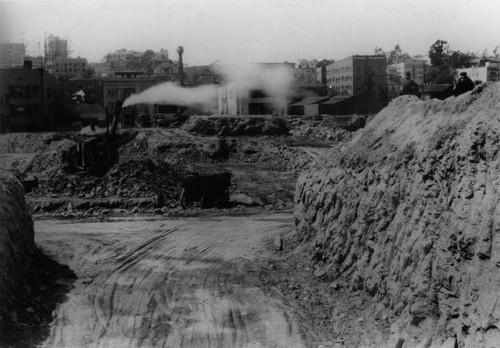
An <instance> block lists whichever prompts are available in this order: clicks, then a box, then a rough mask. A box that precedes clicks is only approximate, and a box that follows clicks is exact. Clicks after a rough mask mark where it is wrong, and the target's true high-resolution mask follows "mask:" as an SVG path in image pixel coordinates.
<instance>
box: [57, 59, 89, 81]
mask: <svg viewBox="0 0 500 348" xmlns="http://www.w3.org/2000/svg"><path fill="white" fill-rule="evenodd" d="M88 69H89V64H88V62H87V59H86V58H58V59H56V60H55V61H54V63H53V65H52V69H51V70H52V72H53V73H54V75H56V76H57V77H62V76H68V77H71V76H76V75H82V74H83V73H85V72H86V71H87V70H88Z"/></svg>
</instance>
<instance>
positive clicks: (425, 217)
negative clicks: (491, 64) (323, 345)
mask: <svg viewBox="0 0 500 348" xmlns="http://www.w3.org/2000/svg"><path fill="white" fill-rule="evenodd" d="M499 109H500V84H498V83H497V84H487V85H485V86H484V88H483V87H482V86H480V87H477V88H476V89H475V90H474V91H473V92H472V93H466V94H464V95H462V96H460V97H457V98H454V97H452V98H448V99H447V100H444V101H439V100H431V101H425V102H424V101H419V100H417V99H413V98H411V97H402V98H398V99H396V100H395V101H393V102H392V103H391V104H390V105H389V106H388V107H387V108H386V109H384V110H383V111H381V112H380V113H379V114H378V115H377V116H376V117H375V118H374V120H373V121H372V122H370V123H369V124H368V125H367V127H366V129H365V130H364V131H363V132H361V133H360V134H358V135H357V136H356V137H355V138H354V139H353V140H352V141H351V142H350V143H348V144H346V145H345V146H344V148H343V150H342V151H339V152H337V153H332V154H331V156H330V160H329V161H327V162H323V163H322V165H321V166H317V167H315V168H313V169H312V170H309V171H307V172H306V173H304V174H303V175H302V176H301V177H300V178H299V182H298V185H297V191H296V195H295V223H296V229H297V235H296V238H297V243H299V244H300V248H299V250H302V251H303V252H304V253H305V255H307V257H308V259H309V260H310V259H313V261H311V262H310V266H311V267H315V268H316V272H315V274H316V275H317V276H318V277H320V278H322V279H325V280H326V281H329V282H331V284H332V287H333V288H334V289H337V290H338V291H339V294H342V293H345V294H348V293H349V292H353V293H355V292H356V291H361V292H362V293H363V294H367V295H369V297H370V298H371V299H372V300H371V301H369V302H368V303H367V304H366V303H365V307H366V309H365V310H364V313H362V316H363V318H364V319H357V318H351V320H353V321H354V322H355V323H356V320H359V322H357V324H358V325H354V327H357V328H358V329H357V330H354V331H352V332H351V333H350V334H351V336H352V337H355V336H356V337H358V339H357V340H356V342H357V344H358V346H370V347H416V346H418V345H419V344H420V345H421V346H423V347H441V346H442V345H443V346H446V347H448V346H449V347H453V346H454V347H457V346H458V347H492V346H497V345H498V342H500V330H499V321H500V312H499V308H500V307H499V306H498V301H499V300H500V295H499V291H498V290H499V284H500V273H499V272H498V267H499V266H500V242H499V241H500V239H499V235H498V230H499V220H498V210H499V209H500V205H499V203H498V202H499V192H498V187H499V184H500V174H499V173H500V158H499V156H498V152H499V150H500V123H499V121H498V110H499ZM342 320H343V321H348V320H349V319H346V318H343V319H342ZM363 323H370V324H371V325H364V324H363ZM362 324H363V325H362Z"/></svg>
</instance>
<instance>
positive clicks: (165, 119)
mask: <svg viewBox="0 0 500 348" xmlns="http://www.w3.org/2000/svg"><path fill="white" fill-rule="evenodd" d="M176 121H177V117H176V116H175V115H173V114H156V115H155V123H156V126H157V127H167V126H169V125H171V124H172V123H175V122H176Z"/></svg>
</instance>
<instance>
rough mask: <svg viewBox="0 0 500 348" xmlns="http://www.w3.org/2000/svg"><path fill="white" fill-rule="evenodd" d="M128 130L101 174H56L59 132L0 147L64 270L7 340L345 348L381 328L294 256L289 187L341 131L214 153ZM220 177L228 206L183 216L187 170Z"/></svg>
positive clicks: (182, 136) (353, 297)
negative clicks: (33, 184)
mask: <svg viewBox="0 0 500 348" xmlns="http://www.w3.org/2000/svg"><path fill="white" fill-rule="evenodd" d="M130 132H133V134H132V135H131V136H130V137H129V138H130V139H128V141H127V142H125V143H124V144H123V145H122V146H121V148H120V163H119V164H117V165H116V166H115V167H114V168H113V169H111V170H110V171H109V172H108V173H107V174H106V175H105V176H104V177H95V176H90V175H87V174H84V173H82V172H75V173H71V174H67V173H62V172H61V167H64V165H65V164H66V163H64V161H61V160H60V157H61V153H63V156H62V157H64V151H65V150H64V149H63V150H61V148H63V145H64V144H63V143H64V142H65V141H66V140H67V139H66V140H65V137H66V136H67V134H63V135H61V134H37V135H33V134H24V135H23V134H11V135H4V136H2V137H0V149H1V150H2V151H1V156H2V157H1V158H2V161H1V163H2V166H3V167H4V169H8V170H10V171H13V172H16V173H17V174H18V175H19V176H20V177H21V176H25V177H34V176H36V177H37V178H39V180H40V187H39V188H38V189H35V190H34V191H33V192H31V193H29V194H27V195H26V199H27V202H28V203H29V206H30V208H31V209H32V213H33V217H34V220H35V239H36V242H37V245H38V246H39V247H40V248H41V249H42V250H43V251H44V252H45V253H46V254H47V255H48V256H50V257H51V258H52V259H54V260H55V261H57V262H58V263H59V264H62V265H67V266H68V267H69V269H70V270H71V272H70V274H71V275H68V274H67V273H66V274H65V275H64V276H63V275H61V276H60V277H58V278H57V277H56V279H52V280H51V281H48V282H47V284H42V285H40V284H38V285H37V288H35V289H32V290H31V296H29V297H26V298H25V301H24V302H23V303H20V304H19V311H23V310H24V311H25V312H24V314H25V315H22V316H19V317H16V324H17V325H18V326H17V327H18V330H16V331H15V333H13V335H17V336H16V337H11V340H10V341H11V342H18V343H19V345H18V346H32V345H33V344H40V345H41V346H43V347H139V346H140V347H208V346H216V347H234V346H246V347H342V346H346V347H347V346H352V345H354V344H359V343H360V342H358V341H357V335H356V332H357V331H359V330H363V331H365V332H366V330H375V331H376V332H381V330H384V327H383V324H380V323H364V322H363V311H366V310H368V308H369V307H370V305H371V304H370V303H369V302H367V301H368V300H367V299H365V298H364V295H362V294H361V293H359V294H357V293H351V292H348V291H347V292H345V293H344V292H343V290H346V289H343V287H342V285H341V284H340V285H338V284H335V286H333V287H332V284H331V283H329V282H327V281H325V279H323V278H322V277H321V275H318V274H315V269H314V262H312V260H311V262H308V261H307V260H305V261H304V259H303V258H302V257H301V255H300V251H299V253H297V252H296V251H293V252H292V251H290V250H292V248H291V246H292V245H293V243H294V242H293V240H294V236H293V234H294V230H293V214H292V208H293V198H294V189H295V182H296V179H297V177H298V175H299V174H300V172H301V170H302V169H304V168H307V167H308V166H309V165H310V164H311V163H312V162H313V161H314V160H315V159H317V158H320V157H321V156H322V154H324V153H325V152H327V151H329V150H331V147H334V146H339V144H341V143H342V141H341V140H342V139H346V138H347V137H348V134H345V132H343V131H331V130H328V129H324V128H322V127H320V125H318V123H317V122H313V121H311V122H310V123H306V124H304V123H301V124H298V125H296V127H295V128H294V129H293V130H292V135H289V136H265V137H259V136H257V137H248V136H247V137H227V138H225V141H227V143H228V145H229V148H230V151H229V153H226V154H220V153H218V151H219V149H218V148H217V144H218V141H219V137H216V136H213V137H202V136H196V135H192V134H189V133H187V132H184V131H182V130H181V129H177V128H172V129H144V130H139V131H136V130H133V131H130ZM135 132H137V133H135ZM339 140H340V141H339ZM223 170H228V171H230V172H232V174H233V184H234V186H233V187H232V188H231V199H230V202H229V204H228V205H227V206H224V207H213V208H209V209H201V208H200V207H198V206H195V207H193V208H190V209H186V210H184V209H182V208H181V207H180V205H179V202H178V197H179V192H180V188H179V187H178V183H179V182H180V180H181V179H182V178H183V177H185V175H187V173H190V172H193V171H196V172H201V173H212V172H219V171H223ZM146 181H149V182H146ZM159 191H161V192H162V194H161V195H162V196H163V197H162V202H161V203H162V204H159V202H158V199H159V198H158V192H159ZM48 297H50V298H52V300H54V299H55V301H56V302H57V305H56V306H55V307H54V308H52V309H51V310H50V313H48V312H47V305H46V303H47V302H48V299H47V298H48ZM10 319H11V318H10ZM10 319H9V318H2V320H10ZM17 321H18V322H17ZM378 324H380V325H378ZM377 325H378V326H377ZM386 329H387V328H386ZM375 331H374V332H375Z"/></svg>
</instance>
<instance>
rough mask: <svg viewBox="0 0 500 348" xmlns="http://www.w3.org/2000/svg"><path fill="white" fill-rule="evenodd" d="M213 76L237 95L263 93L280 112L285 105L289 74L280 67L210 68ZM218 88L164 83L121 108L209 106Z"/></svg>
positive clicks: (262, 65) (284, 66) (275, 65)
mask: <svg viewBox="0 0 500 348" xmlns="http://www.w3.org/2000/svg"><path fill="white" fill-rule="evenodd" d="M212 68H213V69H214V71H215V72H217V73H219V74H221V75H222V76H223V79H224V82H226V83H235V84H236V85H237V86H238V89H239V92H240V93H242V94H243V93H248V92H249V91H250V90H253V89H260V90H263V91H264V92H265V93H266V94H267V96H268V97H269V98H271V100H272V103H273V104H274V105H275V106H276V107H278V108H283V107H285V106H286V105H287V97H288V93H289V90H290V87H291V84H292V81H293V70H292V69H291V68H290V67H289V66H286V65H283V64H251V65H230V66H225V65H213V64H212ZM218 87H220V86H218V85H203V86H199V87H193V88H184V87H180V86H178V85H176V84H174V83H172V82H165V83H162V84H159V85H156V86H153V87H150V88H148V89H147V90H145V91H143V92H141V93H138V94H133V95H131V96H130V97H129V98H127V99H126V100H125V102H124V103H123V106H124V107H126V106H129V105H134V104H176V105H184V106H190V105H204V106H213V105H215V104H216V103H217V88H218Z"/></svg>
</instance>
